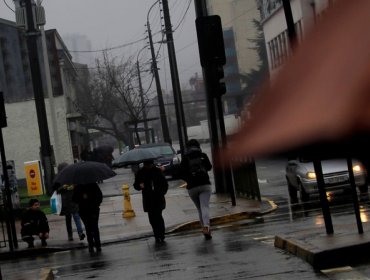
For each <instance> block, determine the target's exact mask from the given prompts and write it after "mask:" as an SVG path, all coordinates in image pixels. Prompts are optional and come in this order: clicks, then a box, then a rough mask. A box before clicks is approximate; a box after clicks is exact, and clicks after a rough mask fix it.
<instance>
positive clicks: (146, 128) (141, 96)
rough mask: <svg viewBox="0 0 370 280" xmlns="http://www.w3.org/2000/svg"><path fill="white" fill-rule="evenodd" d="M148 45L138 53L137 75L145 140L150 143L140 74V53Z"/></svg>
mask: <svg viewBox="0 0 370 280" xmlns="http://www.w3.org/2000/svg"><path fill="white" fill-rule="evenodd" d="M146 47H147V46H145V47H144V48H142V49H141V50H140V51H139V53H138V55H137V59H136V68H137V76H138V79H139V91H140V101H141V107H142V110H143V111H142V113H143V121H144V129H145V141H146V143H147V144H148V143H150V138H149V131H148V122H147V120H146V118H147V115H146V108H145V107H146V104H145V102H144V91H143V84H142V83H141V74H140V65H139V55H140V53H141V51H142V50H144V49H146Z"/></svg>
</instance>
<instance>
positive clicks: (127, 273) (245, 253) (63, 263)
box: [1, 224, 327, 279]
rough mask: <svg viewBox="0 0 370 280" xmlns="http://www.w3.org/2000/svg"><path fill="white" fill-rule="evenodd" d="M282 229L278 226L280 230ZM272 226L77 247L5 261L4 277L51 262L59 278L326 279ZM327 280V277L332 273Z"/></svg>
mask: <svg viewBox="0 0 370 280" xmlns="http://www.w3.org/2000/svg"><path fill="white" fill-rule="evenodd" d="M275 230H276V229H275ZM268 231H269V229H268V225H263V224H261V225H258V226H254V227H249V226H248V227H245V226H240V227H228V228H219V229H217V230H215V231H214V232H213V239H212V240H211V241H206V240H204V238H203V236H201V234H200V233H199V232H191V233H187V234H178V235H172V236H168V237H167V239H166V241H167V242H166V243H165V244H163V245H156V244H155V243H154V240H153V239H152V238H150V239H141V240H133V241H130V242H126V243H118V244H114V245H110V246H105V247H104V248H103V252H102V253H101V254H100V255H90V254H89V253H88V251H87V250H75V251H70V252H69V251H68V252H62V253H54V254H50V255H44V256H40V257H37V258H29V259H24V260H23V261H22V262H4V263H2V265H1V267H2V273H3V276H4V279H17V274H18V275H19V273H21V272H26V271H29V272H30V270H32V269H33V268H36V267H38V268H40V267H50V268H52V269H53V271H54V274H55V276H56V277H57V278H58V279H298V278H301V279H324V278H326V277H325V276H323V275H322V274H321V273H320V272H316V271H314V270H313V269H312V267H311V266H310V265H309V264H307V263H306V262H304V261H302V260H301V259H299V258H296V257H295V256H292V255H289V254H287V253H285V252H284V251H282V250H279V249H276V248H275V247H274V246H273V240H274V237H273V235H271V234H268ZM326 279H327V278H326Z"/></svg>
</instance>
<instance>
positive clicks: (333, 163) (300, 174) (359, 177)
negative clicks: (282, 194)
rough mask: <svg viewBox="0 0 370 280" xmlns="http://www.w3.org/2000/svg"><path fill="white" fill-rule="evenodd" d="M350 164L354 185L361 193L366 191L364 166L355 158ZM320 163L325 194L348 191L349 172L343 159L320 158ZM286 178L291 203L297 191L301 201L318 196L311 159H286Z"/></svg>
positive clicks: (295, 199) (294, 199)
mask: <svg viewBox="0 0 370 280" xmlns="http://www.w3.org/2000/svg"><path fill="white" fill-rule="evenodd" d="M352 164H353V173H354V177H355V182H356V186H357V187H358V189H359V191H360V192H361V193H367V192H368V182H367V171H366V169H365V167H364V166H363V165H362V164H361V162H359V161H357V160H352ZM321 165H322V170H323V175H324V181H325V191H326V193H327V195H336V194H339V193H344V192H347V191H350V188H351V185H350V182H349V172H348V168H347V161H346V160H345V159H330V160H322V161H321ZM286 180H287V183H288V191H289V196H290V200H291V202H292V203H297V202H298V192H299V196H300V199H301V201H302V202H306V201H309V200H310V198H311V197H312V196H318V188H317V181H316V173H315V170H314V166H313V162H312V161H309V160H305V159H303V158H297V159H292V160H288V163H287V166H286Z"/></svg>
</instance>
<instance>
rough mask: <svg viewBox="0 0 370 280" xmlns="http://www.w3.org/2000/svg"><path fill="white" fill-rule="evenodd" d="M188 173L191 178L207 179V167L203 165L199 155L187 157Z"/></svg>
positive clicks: (197, 179)
mask: <svg viewBox="0 0 370 280" xmlns="http://www.w3.org/2000/svg"><path fill="white" fill-rule="evenodd" d="M189 174H190V176H191V177H192V179H193V180H196V181H201V182H202V181H208V173H207V169H206V168H205V167H204V164H203V161H202V157H201V156H197V157H194V158H189Z"/></svg>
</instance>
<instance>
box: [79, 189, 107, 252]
mask: <svg viewBox="0 0 370 280" xmlns="http://www.w3.org/2000/svg"><path fill="white" fill-rule="evenodd" d="M72 200H73V201H74V202H75V203H77V205H78V213H79V215H80V217H81V219H82V222H83V223H84V225H85V230H86V235H87V242H88V245H89V252H90V253H93V252H94V247H95V248H96V251H97V252H101V241H100V232H99V214H100V204H101V203H102V201H103V194H102V192H101V190H100V188H99V186H98V184H97V183H89V184H79V185H76V186H75V189H74V191H73V196H72Z"/></svg>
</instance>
